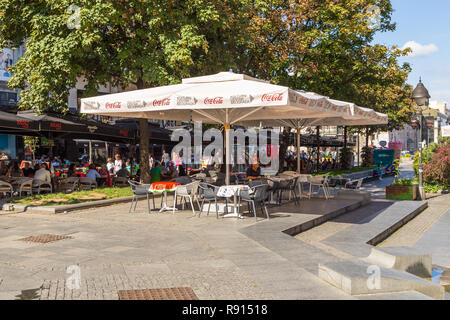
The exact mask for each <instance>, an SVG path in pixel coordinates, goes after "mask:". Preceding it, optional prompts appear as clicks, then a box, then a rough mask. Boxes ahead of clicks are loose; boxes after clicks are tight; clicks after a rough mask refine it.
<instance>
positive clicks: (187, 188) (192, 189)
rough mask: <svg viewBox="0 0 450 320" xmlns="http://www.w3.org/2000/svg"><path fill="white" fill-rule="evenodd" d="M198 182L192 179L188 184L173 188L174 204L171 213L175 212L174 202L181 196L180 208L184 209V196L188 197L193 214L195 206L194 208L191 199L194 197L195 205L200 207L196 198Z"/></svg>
mask: <svg viewBox="0 0 450 320" xmlns="http://www.w3.org/2000/svg"><path fill="white" fill-rule="evenodd" d="M199 184H200V181H194V182H191V183H189V184H185V185H180V186H177V188H176V189H175V194H174V206H173V212H172V213H173V214H174V213H175V204H176V203H177V198H178V197H181V198H182V209H183V210H184V201H183V200H186V198H189V202H190V203H191V208H192V213H193V214H194V215H195V208H194V203H193V202H192V200H194V199H195V200H197V205H198V207H199V208H200V204H199V202H198V198H197V192H198V185H199Z"/></svg>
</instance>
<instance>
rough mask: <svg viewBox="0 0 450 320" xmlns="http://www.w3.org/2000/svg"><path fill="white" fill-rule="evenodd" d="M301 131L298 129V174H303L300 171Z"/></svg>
mask: <svg viewBox="0 0 450 320" xmlns="http://www.w3.org/2000/svg"><path fill="white" fill-rule="evenodd" d="M300 163H301V161H300V129H299V128H297V172H298V173H301V170H300Z"/></svg>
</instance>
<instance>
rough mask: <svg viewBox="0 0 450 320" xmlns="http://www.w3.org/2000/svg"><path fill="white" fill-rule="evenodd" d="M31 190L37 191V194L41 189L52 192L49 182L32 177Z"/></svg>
mask: <svg viewBox="0 0 450 320" xmlns="http://www.w3.org/2000/svg"><path fill="white" fill-rule="evenodd" d="M32 190H33V191H37V193H38V194H41V191H49V192H53V188H52V184H51V182H46V181H44V180H41V179H33V183H32Z"/></svg>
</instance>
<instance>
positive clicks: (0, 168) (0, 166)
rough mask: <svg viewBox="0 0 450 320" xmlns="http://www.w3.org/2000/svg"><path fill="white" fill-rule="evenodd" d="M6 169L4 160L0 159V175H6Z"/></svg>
mask: <svg viewBox="0 0 450 320" xmlns="http://www.w3.org/2000/svg"><path fill="white" fill-rule="evenodd" d="M8 171H9V169H8V166H7V165H6V163H5V161H2V162H1V164H0V176H6V174H7V173H8Z"/></svg>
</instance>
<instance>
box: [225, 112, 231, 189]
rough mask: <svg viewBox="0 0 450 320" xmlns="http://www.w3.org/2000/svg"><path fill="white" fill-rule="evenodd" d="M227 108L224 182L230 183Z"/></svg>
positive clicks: (226, 114) (226, 118)
mask: <svg viewBox="0 0 450 320" xmlns="http://www.w3.org/2000/svg"><path fill="white" fill-rule="evenodd" d="M228 113H229V110H228V109H226V110H225V125H224V130H225V184H226V185H229V184H230V159H231V148H230V122H229V118H228V117H229V114H228Z"/></svg>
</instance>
